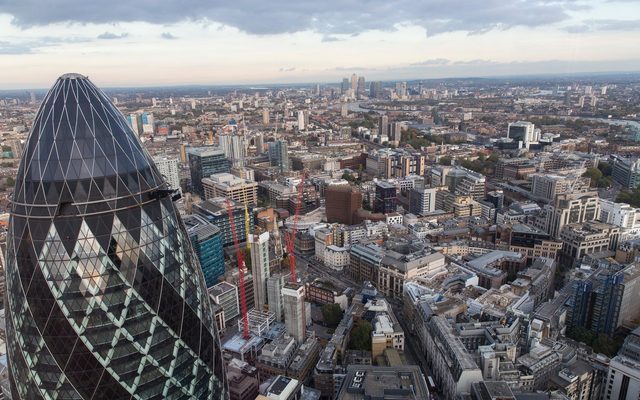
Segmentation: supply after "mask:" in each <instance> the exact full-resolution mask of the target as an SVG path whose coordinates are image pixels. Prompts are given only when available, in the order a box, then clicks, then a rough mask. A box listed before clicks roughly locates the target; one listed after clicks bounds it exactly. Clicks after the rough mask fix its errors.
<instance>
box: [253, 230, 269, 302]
mask: <svg viewBox="0 0 640 400" xmlns="http://www.w3.org/2000/svg"><path fill="white" fill-rule="evenodd" d="M249 241H250V242H251V272H252V274H253V286H254V289H253V297H254V299H255V300H254V303H255V307H256V309H258V310H262V309H263V308H264V305H265V304H267V279H268V278H269V275H270V270H269V232H263V233H261V234H257V233H254V234H252V235H249Z"/></svg>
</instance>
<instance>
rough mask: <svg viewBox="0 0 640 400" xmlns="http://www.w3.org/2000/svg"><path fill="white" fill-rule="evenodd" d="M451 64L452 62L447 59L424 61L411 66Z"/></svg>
mask: <svg viewBox="0 0 640 400" xmlns="http://www.w3.org/2000/svg"><path fill="white" fill-rule="evenodd" d="M450 62H451V60H449V59H446V58H432V59H430V60H424V61H420V62H417V63H413V64H411V65H424V66H429V65H447V64H449V63H450Z"/></svg>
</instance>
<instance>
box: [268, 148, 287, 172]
mask: <svg viewBox="0 0 640 400" xmlns="http://www.w3.org/2000/svg"><path fill="white" fill-rule="evenodd" d="M269 160H270V161H271V165H272V166H274V167H278V169H279V171H280V172H281V173H282V172H288V171H289V168H290V166H289V150H288V147H287V142H286V141H284V140H276V141H275V142H269Z"/></svg>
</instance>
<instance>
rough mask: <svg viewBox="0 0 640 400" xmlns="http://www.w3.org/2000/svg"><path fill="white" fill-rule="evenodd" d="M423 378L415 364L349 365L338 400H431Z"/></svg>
mask: <svg viewBox="0 0 640 400" xmlns="http://www.w3.org/2000/svg"><path fill="white" fill-rule="evenodd" d="M430 398H431V397H430V396H429V389H428V387H427V382H426V380H425V377H424V375H422V372H421V371H420V368H419V367H418V366H416V365H403V366H397V367H374V366H368V365H350V366H348V367H347V371H346V374H345V376H344V384H343V385H342V389H341V390H340V393H339V394H338V396H337V399H338V400H365V399H413V400H429V399H430Z"/></svg>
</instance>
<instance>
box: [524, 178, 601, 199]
mask: <svg viewBox="0 0 640 400" xmlns="http://www.w3.org/2000/svg"><path fill="white" fill-rule="evenodd" d="M529 178H531V180H532V186H531V194H532V195H533V196H535V197H536V198H538V199H541V200H543V201H547V202H553V201H555V199H556V197H557V196H558V195H559V194H565V193H569V194H571V193H580V192H586V191H588V190H589V183H590V181H591V180H590V179H589V178H586V177H582V176H581V175H579V174H566V175H557V174H548V173H546V174H531V175H529Z"/></svg>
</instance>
